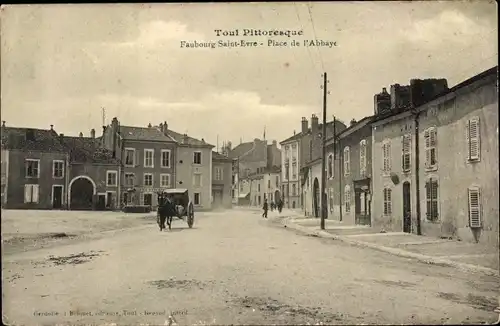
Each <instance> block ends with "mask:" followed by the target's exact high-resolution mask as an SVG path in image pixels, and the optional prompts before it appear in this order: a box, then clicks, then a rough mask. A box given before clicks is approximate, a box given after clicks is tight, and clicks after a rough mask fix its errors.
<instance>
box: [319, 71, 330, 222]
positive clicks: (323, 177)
mask: <svg viewBox="0 0 500 326" xmlns="http://www.w3.org/2000/svg"><path fill="white" fill-rule="evenodd" d="M327 83H328V80H327V79H326V72H325V73H324V74H323V132H322V133H321V149H322V155H321V230H324V229H325V218H326V200H325V197H326V196H325V189H326V184H325V183H326V171H325V170H326V95H327V92H328V91H327V89H326V88H327Z"/></svg>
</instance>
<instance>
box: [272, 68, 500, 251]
mask: <svg viewBox="0 0 500 326" xmlns="http://www.w3.org/2000/svg"><path fill="white" fill-rule="evenodd" d="M497 68H498V67H494V68H492V69H489V70H487V71H485V72H483V73H481V74H479V75H477V76H474V77H472V78H470V79H468V80H466V81H464V82H462V83H460V84H458V85H456V86H454V87H452V88H449V87H448V84H447V80H446V79H425V80H419V79H413V80H411V81H410V83H409V85H399V84H395V85H392V86H391V87H390V91H389V92H388V91H387V89H386V88H383V89H382V92H381V93H379V94H376V95H375V96H374V114H373V115H371V116H368V117H365V118H363V119H361V120H360V121H354V120H353V121H351V123H350V124H349V126H346V125H344V124H343V123H340V122H338V121H333V122H329V123H328V124H327V141H326V153H327V154H326V162H325V163H326V169H325V171H324V173H325V174H326V184H325V189H326V191H325V193H324V194H323V196H321V195H320V191H321V190H320V189H321V174H322V168H321V153H320V151H321V139H320V138H321V137H320V136H321V130H322V128H321V125H319V124H318V123H317V118H316V117H315V116H313V117H312V119H311V120H312V121H311V128H308V122H307V120H306V119H305V118H303V119H302V130H301V132H300V133H299V134H296V135H294V136H292V137H290V138H288V139H286V140H285V141H282V142H281V143H280V144H281V145H282V149H283V150H284V153H285V154H284V155H283V160H282V179H283V182H282V187H284V188H285V189H290V187H292V189H293V187H294V186H295V187H296V188H299V187H300V188H299V189H300V190H299V191H298V192H297V191H295V192H293V191H292V193H289V195H285V196H284V198H285V204H286V205H287V206H288V207H293V202H298V201H300V207H301V208H302V210H303V212H304V214H306V215H312V216H316V217H319V216H321V211H320V210H321V207H322V206H321V202H322V201H323V200H324V201H325V202H326V205H325V206H326V209H327V212H326V213H327V218H329V219H333V220H338V221H342V222H343V223H345V224H362V225H363V224H364V225H371V226H372V227H374V228H376V229H378V230H385V231H399V232H408V233H416V234H424V235H430V236H436V237H447V238H458V239H462V240H465V241H479V240H480V239H481V241H482V242H486V243H489V244H492V245H494V246H498V236H499V233H498V227H499V226H498V224H499V223H498V219H499V210H498V207H499V206H498V202H499V201H498V199H499V198H498V197H499V191H498V187H499V186H498V185H499V183H498V181H499V180H498V88H497V70H498V69H497ZM290 162H291V163H290ZM296 162H297V163H296ZM297 171H300V172H297ZM285 194H286V193H285Z"/></svg>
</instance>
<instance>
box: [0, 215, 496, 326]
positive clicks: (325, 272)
mask: <svg viewBox="0 0 500 326" xmlns="http://www.w3.org/2000/svg"><path fill="white" fill-rule="evenodd" d="M284 213H285V212H284ZM66 214H77V213H74V212H67V213H66ZM93 214H95V215H96V216H98V214H100V213H97V212H96V213H93ZM115 214H119V213H115ZM139 215H140V214H139ZM277 216H278V215H277V213H276V212H272V213H270V215H269V219H268V220H265V219H263V218H261V217H260V213H259V212H256V211H251V210H246V211H243V210H232V211H225V212H211V213H197V214H196V220H195V225H194V228H193V229H189V228H188V227H187V225H186V223H185V222H184V221H182V220H174V224H173V229H172V230H171V231H166V232H159V230H158V228H157V226H156V225H155V224H154V216H152V217H150V218H149V220H148V219H144V218H142V222H140V223H139V222H130V223H124V222H123V221H122V220H121V222H120V223H121V224H120V225H121V227H120V230H119V231H116V232H114V231H112V230H111V228H110V227H109V224H108V222H107V223H106V225H107V226H106V228H105V230H103V231H106V232H105V233H101V235H100V236H98V233H99V230H97V227H96V228H93V229H92V232H93V233H94V236H93V237H81V236H76V237H75V239H73V240H71V239H69V240H67V241H66V242H61V243H59V244H56V245H51V246H47V247H45V248H37V247H33V246H31V247H32V248H33V249H32V250H27V251H21V250H13V249H12V248H11V249H9V251H8V252H7V253H4V256H3V273H4V277H3V279H2V282H3V289H4V293H3V299H4V300H3V301H2V304H3V311H4V312H3V314H4V317H3V318H4V323H9V324H15V325H21V324H30V325H33V324H35V323H36V324H53V323H57V324H72V325H74V324H83V323H86V324H89V323H97V324H102V323H105V322H106V323H117V324H119V325H125V324H128V325H131V324H150V325H164V324H166V325H168V324H169V322H168V319H169V318H168V316H169V315H172V314H173V319H174V320H175V322H176V323H177V324H180V325H183V324H189V325H192V324H308V323H309V324H318V323H323V324H372V323H377V324H382V323H384V324H387V323H389V324H455V323H459V324H462V323H466V324H477V323H481V324H483V323H493V322H495V321H496V320H497V318H498V314H497V313H495V312H494V309H495V307H497V306H498V301H497V300H498V295H499V280H498V278H496V277H493V276H485V275H482V274H480V273H477V274H475V273H466V272H462V271H459V270H457V269H454V268H451V267H444V266H437V265H428V264H424V263H421V262H418V261H415V260H411V259H406V258H401V257H396V256H393V255H390V254H387V253H384V252H379V251H376V250H372V249H369V248H358V247H354V246H350V245H348V244H345V243H342V242H339V241H334V240H329V239H320V238H315V237H308V236H303V235H299V234H297V233H295V232H291V231H289V230H286V229H285V228H284V226H283V225H282V224H281V223H279V221H278V217H277ZM129 218H130V219H138V220H140V219H139V218H138V217H129ZM67 220H68V222H67V223H72V221H71V218H68V219H67ZM2 223H3V222H2ZM39 223H40V224H43V221H40V222H39ZM51 223H53V221H52V222H51ZM124 225H125V226H124ZM2 226H4V225H3V224H2ZM38 227H39V228H40V229H43V227H42V225H39V226H38ZM66 228H67V229H66V230H69V229H70V227H69V226H66ZM110 230H111V231H110ZM58 231H60V230H58V229H57V227H53V228H52V231H51V232H58ZM2 232H6V231H2ZM9 232H10V233H15V231H12V230H9ZM43 232H45V231H43ZM68 232H69V231H68ZM74 232H75V233H77V232H76V231H74ZM3 235H4V234H3ZM3 246H4V248H5V247H6V246H7V244H5V243H4V244H3ZM9 246H13V245H12V244H9ZM17 246H20V245H19V244H17ZM21 246H22V245H21ZM56 314H57V315H56ZM170 323H171V324H174V321H173V320H172V321H171V322H170Z"/></svg>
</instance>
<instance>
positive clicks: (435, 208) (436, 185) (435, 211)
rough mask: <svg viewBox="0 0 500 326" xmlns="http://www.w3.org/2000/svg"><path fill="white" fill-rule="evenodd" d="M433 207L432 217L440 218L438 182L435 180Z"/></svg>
mask: <svg viewBox="0 0 500 326" xmlns="http://www.w3.org/2000/svg"><path fill="white" fill-rule="evenodd" d="M431 188H432V189H431V196H432V197H431V208H432V216H431V217H432V218H433V219H435V218H438V182H437V180H434V181H432V182H431Z"/></svg>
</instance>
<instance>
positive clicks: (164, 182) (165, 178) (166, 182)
mask: <svg viewBox="0 0 500 326" xmlns="http://www.w3.org/2000/svg"><path fill="white" fill-rule="evenodd" d="M160 187H162V188H168V187H170V174H168V173H162V174H160Z"/></svg>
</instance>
